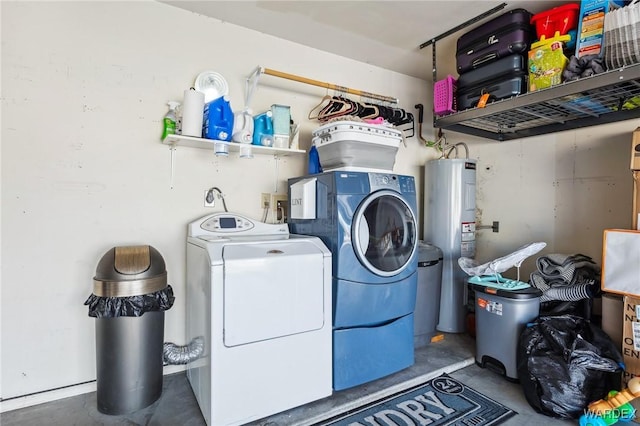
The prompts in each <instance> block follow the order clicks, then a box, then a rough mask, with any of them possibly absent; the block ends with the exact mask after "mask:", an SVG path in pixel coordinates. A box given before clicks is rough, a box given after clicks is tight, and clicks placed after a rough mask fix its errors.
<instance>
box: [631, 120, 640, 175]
mask: <svg viewBox="0 0 640 426" xmlns="http://www.w3.org/2000/svg"><path fill="white" fill-rule="evenodd" d="M631 170H640V127H638V128H637V129H636V130H634V131H633V136H632V138H631Z"/></svg>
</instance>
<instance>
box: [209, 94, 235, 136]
mask: <svg viewBox="0 0 640 426" xmlns="http://www.w3.org/2000/svg"><path fill="white" fill-rule="evenodd" d="M203 113H204V116H203V120H202V134H203V136H204V137H205V138H207V139H216V140H220V141H230V140H231V136H232V134H233V111H232V109H231V104H230V103H229V99H228V98H227V97H226V96H221V97H219V98H217V99H214V100H212V101H211V102H207V103H206V104H205V105H204V112H203Z"/></svg>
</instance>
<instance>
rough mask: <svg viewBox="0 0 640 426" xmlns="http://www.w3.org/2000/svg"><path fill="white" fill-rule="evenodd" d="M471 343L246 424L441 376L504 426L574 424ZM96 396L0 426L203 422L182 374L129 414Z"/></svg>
mask: <svg viewBox="0 0 640 426" xmlns="http://www.w3.org/2000/svg"><path fill="white" fill-rule="evenodd" d="M474 351H475V342H474V340H473V339H471V338H470V337H468V336H467V335H464V334H446V335H445V338H444V339H443V340H442V341H440V342H436V343H431V344H429V345H427V346H425V347H421V348H418V349H417V350H416V362H415V364H414V365H413V366H411V367H409V368H407V369H405V370H402V371H400V372H398V373H395V374H392V375H390V376H388V377H385V378H382V379H379V380H376V381H373V382H370V383H366V384H363V385H360V386H357V387H355V388H352V389H347V390H343V391H340V392H335V393H334V394H333V395H332V396H330V397H328V398H324V399H321V400H319V401H315V402H313V403H311V404H307V405H304V406H302V407H297V408H294V409H292V410H289V411H286V412H283V413H278V414H274V415H273V416H271V417H268V418H265V419H261V420H259V421H256V422H252V423H250V424H251V425H252V426H291V425H296V426H304V425H311V424H313V423H315V422H319V421H322V420H323V419H327V418H330V417H333V416H334V415H335V414H337V413H338V412H340V411H344V410H345V409H348V408H350V407H354V406H358V405H361V404H363V403H366V402H369V401H372V400H375V399H378V398H381V397H383V396H386V395H390V394H392V393H395V392H398V391H399V390H403V389H406V388H409V387H411V386H414V385H417V384H420V383H423V382H425V381H427V380H429V379H431V378H433V377H436V376H439V375H441V374H442V373H448V374H450V375H451V376H452V377H454V378H455V379H457V380H459V381H460V382H462V383H464V384H466V385H468V386H470V387H472V388H473V389H475V390H477V391H479V392H481V393H483V394H485V395H487V396H488V397H490V398H493V399H494V400H496V401H498V402H500V403H502V404H504V405H506V406H507V407H509V408H511V409H512V410H514V411H516V412H517V413H518V414H517V415H516V416H514V417H512V418H510V419H508V420H507V421H506V422H505V423H503V424H504V425H505V426H534V425H545V426H547V425H548V426H552V425H576V424H578V423H577V421H575V420H559V419H554V418H551V417H547V416H544V415H542V414H538V413H536V412H535V411H534V410H533V409H532V408H531V407H530V406H529V404H528V403H527V401H526V399H525V397H524V395H523V393H522V390H521V387H520V385H518V384H516V383H513V382H510V381H508V380H506V379H505V378H504V377H502V376H500V375H498V374H496V373H494V372H492V371H490V370H487V369H483V368H480V367H478V366H476V365H475V363H474V358H473V357H474V355H473V354H474ZM96 404H97V403H96V393H95V392H91V393H86V394H83V395H78V396H74V397H70V398H65V399H60V400H57V401H52V402H48V403H45V404H40V405H35V406H32V407H26V408H21V409H18V410H13V411H8V412H5V413H2V414H0V424H1V425H2V426H14V425H16V426H17V425H20V426H40V425H43V426H44V425H46V426H71V425H77V426H90V425H159V426H163V425H167V426H179V425H180V426H202V425H205V422H204V419H203V417H202V415H201V413H200V410H199V408H198V404H197V402H196V400H195V397H194V396H193V393H192V391H191V388H190V387H189V383H188V381H187V378H186V374H185V373H176V374H171V375H167V376H165V377H164V383H163V392H162V396H161V397H160V399H158V401H156V402H155V403H153V404H152V405H150V406H149V407H147V408H145V409H142V410H140V411H137V412H135V413H132V414H128V415H122V416H109V415H105V414H102V413H100V412H98V410H97V408H96V407H97V405H96ZM212 426H217V425H212Z"/></svg>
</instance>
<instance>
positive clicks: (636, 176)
mask: <svg viewBox="0 0 640 426" xmlns="http://www.w3.org/2000/svg"><path fill="white" fill-rule="evenodd" d="M631 173H633V216H632V217H631V228H632V229H636V230H640V228H638V215H640V182H639V181H640V170H632V171H631Z"/></svg>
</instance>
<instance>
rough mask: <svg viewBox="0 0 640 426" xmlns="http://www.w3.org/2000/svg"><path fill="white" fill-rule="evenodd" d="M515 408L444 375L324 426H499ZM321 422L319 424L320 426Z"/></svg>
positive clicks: (332, 420)
mask: <svg viewBox="0 0 640 426" xmlns="http://www.w3.org/2000/svg"><path fill="white" fill-rule="evenodd" d="M515 414H517V413H516V412H515V411H513V410H511V409H509V408H508V407H505V406H504V405H502V404H500V403H498V402H496V401H494V400H492V399H490V398H488V397H486V396H484V395H482V394H481V393H479V392H477V391H475V390H473V389H472V388H470V387H468V386H465V385H464V384H462V383H460V382H458V381H457V380H455V379H453V378H451V377H450V376H448V375H446V374H443V375H441V376H439V377H436V378H434V379H432V380H430V381H428V382H426V383H424V384H422V385H419V386H417V387H414V388H411V389H408V390H405V391H402V392H400V393H397V394H394V395H391V396H388V397H386V398H384V399H381V400H379V401H376V402H373V403H370V404H367V405H364V406H362V407H359V408H357V409H354V410H351V411H349V412H346V413H344V414H341V415H338V416H335V417H333V418H332V419H330V420H328V421H325V422H322V423H320V424H319V425H322V426H329V425H331V426H378V425H380V426H394V425H397V426H413V425H415V426H418V425H430V426H438V425H474V426H487V425H498V424H500V423H502V422H503V421H505V420H507V419H508V418H510V417H512V416H513V415H515ZM319 425H318V426H319Z"/></svg>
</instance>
